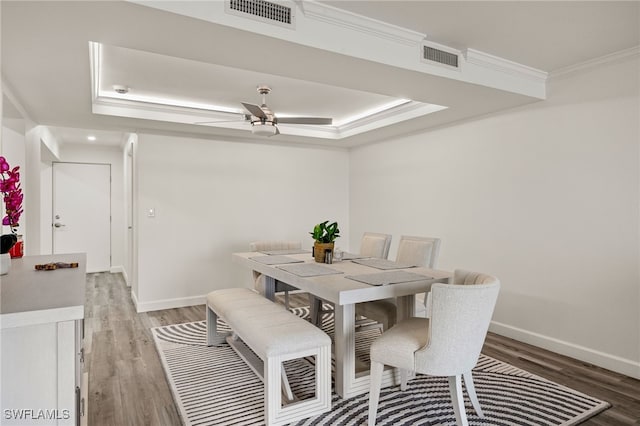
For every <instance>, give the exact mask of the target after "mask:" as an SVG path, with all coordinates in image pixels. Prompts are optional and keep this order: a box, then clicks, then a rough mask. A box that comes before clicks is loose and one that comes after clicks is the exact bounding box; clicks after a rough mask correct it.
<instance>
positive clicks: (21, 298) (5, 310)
mask: <svg viewBox="0 0 640 426" xmlns="http://www.w3.org/2000/svg"><path fill="white" fill-rule="evenodd" d="M51 262H65V263H71V262H78V267H77V268H65V269H56V270H53V271H37V270H35V265H36V264H44V263H51ZM86 264H87V258H86V255H85V254H84V253H74V254H60V255H42V256H25V257H23V258H20V259H11V270H10V271H9V273H8V274H7V275H3V276H2V277H0V327H1V328H10V327H19V326H26V325H34V324H42V323H48V322H59V321H67V320H76V319H82V318H84V294H85V284H86Z"/></svg>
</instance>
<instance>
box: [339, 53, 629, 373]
mask: <svg viewBox="0 0 640 426" xmlns="http://www.w3.org/2000/svg"><path fill="white" fill-rule="evenodd" d="M639 72H640V70H639V61H638V58H637V57H636V58H634V59H632V60H626V61H625V62H619V63H615V64H608V65H606V66H601V67H599V68H597V69H590V70H587V71H583V72H581V73H578V74H574V75H565V76H563V77H557V78H555V79H553V80H552V81H551V82H550V85H549V94H550V96H549V99H548V100H547V101H544V102H540V103H536V104H534V105H530V106H527V107H523V108H519V109H514V110H509V111H506V112H504V113H502V114H496V115H492V116H489V117H485V118H483V119H479V120H476V121H472V122H466V123H460V124H458V125H454V126H450V127H445V128H440V129H436V130H433V131H428V132H424V133H421V134H416V135H412V136H408V137H404V138H400V139H397V140H393V141H388V142H385V143H381V144H376V145H371V146H365V147H362V148H358V149H355V150H353V151H352V153H351V157H350V172H351V176H350V224H351V245H352V246H353V247H358V244H359V239H360V237H361V235H362V233H363V232H364V231H374V232H386V233H392V234H393V235H394V243H392V253H391V255H390V257H393V256H394V255H395V247H396V246H397V241H398V239H399V237H400V235H402V234H408V235H423V236H436V237H440V238H442V241H443V242H442V251H441V257H440V262H439V267H440V268H441V269H445V270H452V269H454V268H467V269H472V270H479V271H484V272H489V273H492V274H495V275H497V276H498V277H499V278H500V279H501V281H502V284H503V287H502V291H501V295H500V299H499V302H498V305H497V307H496V311H495V315H494V320H495V323H494V324H493V326H492V329H493V330H494V331H496V332H498V333H501V334H505V335H507V336H511V337H514V338H516V339H518V340H521V341H525V342H530V343H534V344H536V345H538V346H542V347H546V348H549V349H551V350H554V351H556V352H560V353H565V354H568V355H570V356H573V357H576V358H579V359H583V360H586V361H590V362H594V363H596V364H599V365H601V366H604V367H606V368H611V369H614V370H617V371H621V372H624V373H626V374H629V375H633V376H636V377H640V280H639V262H638V254H639V244H640V243H639V219H640V215H639V211H638V206H639V201H640V197H639V173H640V168H639V162H640V152H639V113H640V111H639V91H640V89H639V87H638V83H639V79H638V75H640V74H639Z"/></svg>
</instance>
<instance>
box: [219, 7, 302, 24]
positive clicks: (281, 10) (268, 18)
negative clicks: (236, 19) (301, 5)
mask: <svg viewBox="0 0 640 426" xmlns="http://www.w3.org/2000/svg"><path fill="white" fill-rule="evenodd" d="M225 4H226V9H227V11H228V12H229V13H232V14H234V15H238V16H244V17H248V18H253V19H257V20H259V21H262V22H269V23H273V24H278V25H282V26H285V27H291V26H292V25H293V23H294V16H295V15H294V11H293V8H292V7H289V6H286V5H285V4H280V3H273V2H270V1H265V0H228V1H227V2H225Z"/></svg>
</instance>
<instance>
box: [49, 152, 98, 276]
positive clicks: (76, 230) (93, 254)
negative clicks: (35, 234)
mask: <svg viewBox="0 0 640 426" xmlns="http://www.w3.org/2000/svg"><path fill="white" fill-rule="evenodd" d="M52 225H53V226H52V228H51V229H52V232H53V253H54V254H60V253H80V252H82V253H86V254H87V272H102V271H109V270H110V268H111V165H109V164H85V163H53V220H52Z"/></svg>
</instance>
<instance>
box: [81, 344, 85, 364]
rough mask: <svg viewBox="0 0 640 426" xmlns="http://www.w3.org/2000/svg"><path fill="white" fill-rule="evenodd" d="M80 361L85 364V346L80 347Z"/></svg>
mask: <svg viewBox="0 0 640 426" xmlns="http://www.w3.org/2000/svg"><path fill="white" fill-rule="evenodd" d="M80 362H81V363H83V364H84V348H80Z"/></svg>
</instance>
